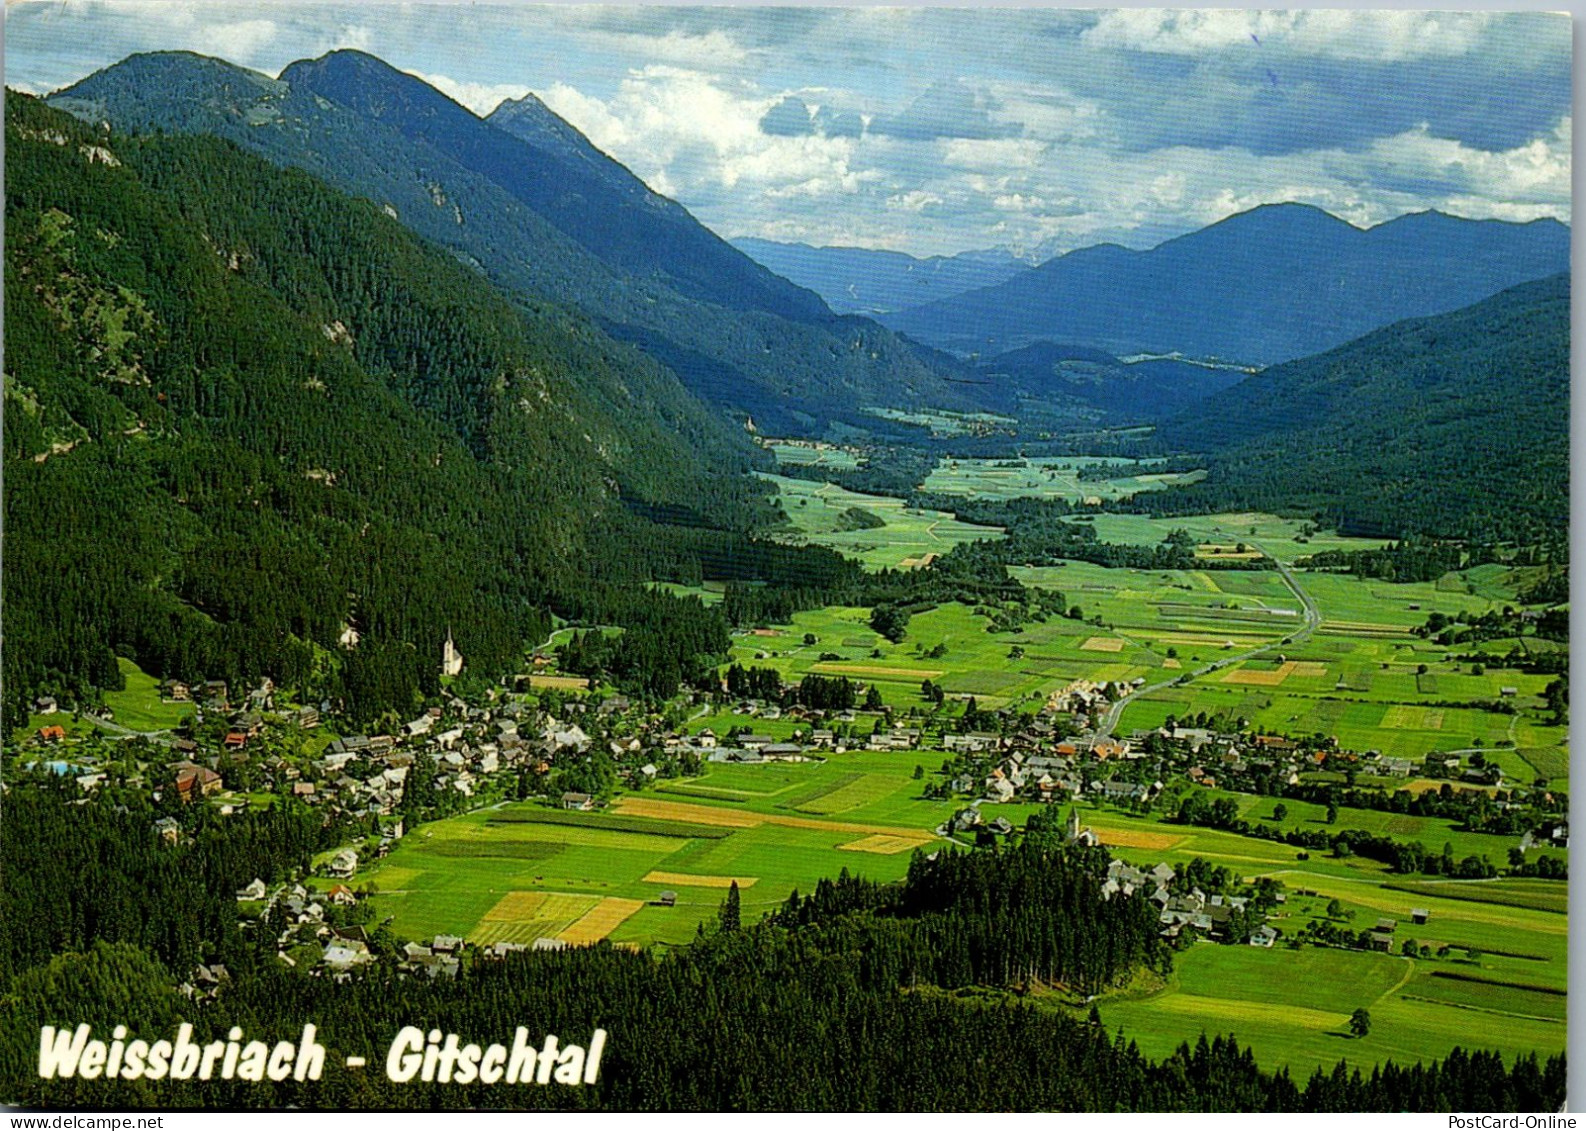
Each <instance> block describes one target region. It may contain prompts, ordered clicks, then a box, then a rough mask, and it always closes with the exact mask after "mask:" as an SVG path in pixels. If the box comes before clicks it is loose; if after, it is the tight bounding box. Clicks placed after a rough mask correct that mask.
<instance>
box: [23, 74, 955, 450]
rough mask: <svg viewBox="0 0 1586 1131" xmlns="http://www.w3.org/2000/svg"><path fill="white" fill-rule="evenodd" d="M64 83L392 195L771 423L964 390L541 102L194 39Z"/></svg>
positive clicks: (116, 119) (74, 94)
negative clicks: (272, 62) (264, 60)
mask: <svg viewBox="0 0 1586 1131" xmlns="http://www.w3.org/2000/svg"><path fill="white" fill-rule="evenodd" d="M50 101H51V103H52V105H56V106H59V107H60V108H62V109H66V110H69V111H70V112H72V113H73V114H76V115H78V116H79V117H81V118H83V119H84V120H85V121H89V122H93V123H99V122H109V123H111V124H112V125H114V126H115V127H116V128H118V129H121V130H127V131H134V130H150V129H160V130H166V131H179V132H186V133H212V134H216V135H219V136H222V137H226V138H228V139H230V140H232V141H235V142H236V143H237V144H239V145H241V146H243V147H244V148H246V149H249V150H251V151H253V152H255V153H258V154H260V155H262V156H264V157H266V158H267V159H269V160H270V161H272V162H275V163H277V164H282V165H296V166H299V167H302V168H305V169H307V170H308V171H310V172H312V173H315V174H316V175H318V176H321V177H323V178H324V179H325V180H326V181H327V182H329V183H330V184H332V185H334V186H336V187H337V188H340V189H342V190H343V191H346V192H350V193H353V194H355V195H360V196H365V197H368V198H369V199H371V200H374V201H376V202H377V203H380V204H382V205H389V206H390V208H391V210H392V211H394V212H395V213H396V215H397V217H398V218H399V219H400V220H401V221H402V222H403V223H404V224H407V225H408V226H410V227H411V228H412V229H413V230H414V231H416V232H418V233H419V234H420V235H423V236H425V237H426V238H428V239H431V240H434V241H435V242H437V243H439V244H441V245H442V246H445V247H448V248H451V249H452V250H453V251H454V252H455V253H456V254H457V255H458V256H459V257H460V258H462V259H463V260H464V261H465V262H469V263H472V264H475V265H476V266H478V267H479V268H480V269H481V270H482V271H483V272H484V273H485V274H486V275H488V276H489V277H490V278H491V279H492V280H493V281H495V282H497V283H498V284H500V285H501V286H503V287H505V288H507V289H508V290H510V291H512V292H513V293H514V294H516V295H518V296H520V297H525V298H529V297H534V296H539V297H543V298H549V299H552V300H554V301H558V302H565V303H570V304H573V305H576V306H578V307H579V308H580V309H582V310H583V311H584V312H585V313H587V314H589V315H590V316H591V317H593V318H595V319H597V320H598V321H599V322H600V323H601V324H602V325H603V326H605V327H606V329H607V330H608V331H609V332H610V333H612V334H613V335H614V336H617V337H619V338H622V339H625V340H630V341H633V342H635V343H637V344H639V345H640V347H641V348H643V349H644V350H645V351H646V352H647V353H649V354H650V355H651V356H652V357H654V358H656V359H657V360H659V361H661V362H662V363H663V364H665V365H667V366H668V367H670V368H672V369H673V370H674V371H675V372H676V373H677V374H678V376H679V377H680V378H681V379H682V380H683V381H684V383H685V384H686V385H687V386H688V387H689V388H690V389H691V390H693V391H694V392H695V393H697V394H698V395H700V396H701V397H703V398H704V399H705V400H707V401H708V402H709V403H712V404H714V405H717V406H719V407H722V408H725V409H728V410H731V411H733V412H735V413H737V414H739V415H740V416H741V415H743V414H748V415H752V416H753V417H754V418H755V420H756V421H757V422H758V423H760V424H761V425H762V426H765V427H769V428H774V429H786V430H807V429H810V428H814V427H816V426H817V424H818V422H819V421H820V420H822V419H825V418H826V417H828V416H830V415H832V414H843V413H853V412H855V411H857V409H858V408H859V407H861V406H863V405H866V404H898V405H908V404H923V403H931V404H940V405H948V406H954V405H959V404H961V403H962V402H963V400H964V397H965V394H964V392H963V391H962V390H960V389H957V388H955V387H954V386H953V385H951V384H950V383H949V382H947V381H945V380H944V379H943V378H942V376H941V375H940V374H939V373H938V372H937V371H936V370H935V369H934V368H933V367H932V366H930V365H929V364H928V363H927V362H926V361H925V360H922V357H921V355H920V354H919V353H917V352H916V351H915V350H914V349H912V348H911V347H909V346H908V345H907V344H905V343H903V342H900V341H898V340H897V339H896V338H895V337H894V336H893V335H892V334H891V333H890V332H888V331H886V330H884V329H883V328H882V327H880V326H878V325H876V324H875V323H871V322H867V321H864V320H861V319H842V318H838V317H837V316H835V315H832V314H831V313H830V312H829V311H827V310H826V308H825V307H824V305H823V304H822V303H821V301H820V299H819V298H818V297H817V296H815V295H814V294H812V293H810V292H808V291H804V290H802V289H800V288H798V287H795V286H793V285H792V284H791V283H788V282H786V281H785V280H782V279H779V278H777V277H776V276H774V275H772V274H771V273H770V272H769V271H766V270H765V269H764V268H762V267H760V266H759V265H758V264H755V263H753V262H752V261H751V260H749V259H748V257H746V256H744V255H742V254H741V253H739V252H738V251H736V250H734V249H733V248H731V247H730V246H729V245H727V244H726V243H725V242H723V241H721V240H720V239H718V238H717V237H716V236H714V235H713V234H711V233H710V232H708V231H707V230H706V229H704V228H703V227H701V226H700V225H699V224H698V223H696V222H695V221H694V220H693V219H692V217H690V216H689V215H688V213H687V212H686V211H685V210H684V209H682V208H681V207H680V206H679V205H677V204H675V203H673V202H671V201H667V200H665V199H664V198H661V197H659V196H656V195H655V194H654V193H651V192H650V191H649V190H648V189H646V188H645V187H644V186H643V185H642V183H640V182H639V181H638V180H637V179H636V178H634V177H633V176H632V175H631V174H630V173H628V172H627V170H625V169H623V168H622V167H621V166H620V165H618V164H617V163H616V162H614V161H611V160H610V158H607V157H605V156H604V155H601V154H599V153H598V151H596V150H594V148H593V147H592V146H589V145H588V143H587V141H584V140H583V139H582V137H581V135H577V133H576V131H574V130H573V129H572V127H571V126H568V125H567V124H566V123H565V122H561V120H560V119H555V120H554V121H552V119H554V115H551V114H550V111H548V110H545V109H544V108H543V107H539V108H538V109H535V108H534V107H532V106H531V107H527V108H525V107H523V106H521V105H520V106H519V107H518V108H517V109H516V110H514V111H512V112H503V113H502V115H501V116H500V118H499V120H498V122H497V123H495V124H493V123H492V122H488V121H484V120H481V119H479V118H477V117H476V116H474V115H473V114H472V113H470V112H469V111H467V110H466V109H464V108H463V107H461V106H459V105H457V104H456V103H454V102H452V101H451V100H450V99H447V98H446V97H445V96H444V95H442V94H440V93H439V92H438V91H436V90H434V89H433V88H431V87H429V86H428V85H426V84H425V83H423V82H421V81H420V80H419V79H416V78H414V77H413V76H411V75H408V74H405V73H403V72H400V71H397V70H395V69H393V68H391V67H389V66H387V65H386V64H385V63H383V62H381V61H379V60H377V59H374V58H373V57H371V56H368V55H363V54H360V53H358V52H350V51H343V52H335V53H332V54H331V55H328V56H325V57H324V58H321V59H318V60H314V61H312V62H302V63H297V64H294V65H293V66H291V67H288V68H287V69H286V71H284V72H283V75H282V79H280V80H275V79H269V78H267V77H265V76H263V75H259V74H256V73H254V72H251V71H247V70H245V69H243V68H240V67H235V66H232V65H231V64H229V63H225V62H222V61H220V60H217V59H209V58H205V57H202V56H198V55H192V54H188V53H157V54H147V55H134V56H131V57H129V58H128V59H126V60H124V61H123V62H121V63H118V64H116V65H115V66H112V67H109V68H107V69H105V70H103V71H100V72H98V73H96V74H94V75H91V76H89V77H88V78H86V79H84V80H83V81H82V82H80V83H77V84H75V85H74V86H72V87H71V88H69V89H68V90H66V91H63V92H61V93H60V94H58V95H55V96H53V97H52V98H51V99H50ZM509 131H511V132H509Z"/></svg>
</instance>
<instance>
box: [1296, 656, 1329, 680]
mask: <svg viewBox="0 0 1586 1131" xmlns="http://www.w3.org/2000/svg"><path fill="white" fill-rule="evenodd" d="M1294 674H1295V675H1298V676H1309V677H1311V678H1313V679H1320V678H1321V677H1322V676H1324V675H1326V674H1327V665H1326V664H1321V663H1317V662H1316V661H1315V660H1300V661H1298V662H1297V663H1295V665H1294Z"/></svg>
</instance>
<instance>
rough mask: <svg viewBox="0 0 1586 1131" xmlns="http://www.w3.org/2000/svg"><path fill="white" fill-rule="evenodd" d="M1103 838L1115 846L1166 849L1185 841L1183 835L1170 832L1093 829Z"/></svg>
mask: <svg viewBox="0 0 1586 1131" xmlns="http://www.w3.org/2000/svg"><path fill="white" fill-rule="evenodd" d="M1091 831H1092V832H1094V833H1095V834H1096V835H1097V836H1099V837H1100V838H1101V843H1103V844H1106V845H1111V846H1112V847H1113V848H1152V849H1157V850H1161V851H1165V850H1167V849H1169V848H1176V847H1178V846H1179V845H1180V844H1183V843H1184V838H1183V837H1181V836H1173V835H1172V834H1170V833H1149V832H1146V831H1144V830H1143V829H1103V828H1092V830H1091Z"/></svg>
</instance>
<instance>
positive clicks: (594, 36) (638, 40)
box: [589, 29, 748, 69]
mask: <svg viewBox="0 0 1586 1131" xmlns="http://www.w3.org/2000/svg"><path fill="white" fill-rule="evenodd" d="M589 38H590V39H591V40H592V41H593V45H594V46H595V47H596V49H597V50H598V49H605V50H608V51H613V52H619V53H621V54H622V55H624V56H627V57H635V58H639V59H642V60H644V61H645V62H646V63H648V64H652V65H653V64H670V65H673V66H679V67H705V68H711V69H716V68H726V67H735V66H738V65H739V64H741V63H743V62H744V61H745V60H746V59H747V58H748V52H746V51H745V50H744V49H743V48H742V47H740V46H739V45H738V43H737V42H736V41H735V40H734V39H733V38H732V36H730V35H728V34H727V33H726V32H723V31H708V32H706V33H704V34H703V35H694V34H690V33H688V32H684V31H679V30H676V29H673V30H672V31H669V32H667V33H666V34H665V35H658V36H657V35H644V34H641V33H637V32H611V31H595V32H591V33H589Z"/></svg>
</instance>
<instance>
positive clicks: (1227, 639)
mask: <svg viewBox="0 0 1586 1131" xmlns="http://www.w3.org/2000/svg"><path fill="white" fill-rule="evenodd" d="M1140 635H1142V636H1149V637H1150V638H1151V639H1152V640H1159V641H1161V642H1162V643H1164V644H1206V645H1210V646H1212V647H1215V648H1221V647H1222V646H1223V645H1225V644H1226V645H1232V646H1235V647H1237V646H1238V645H1241V644H1245V645H1251V644H1260V643H1261V642H1262V641H1264V640H1271V639H1272V636H1271V634H1270V633H1262V632H1239V631H1232V632H1225V633H1223V634H1222V635H1221V636H1213V635H1211V634H1210V633H1207V632H1141V633H1140Z"/></svg>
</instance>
